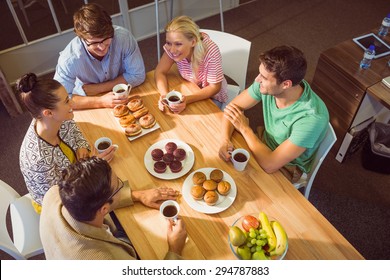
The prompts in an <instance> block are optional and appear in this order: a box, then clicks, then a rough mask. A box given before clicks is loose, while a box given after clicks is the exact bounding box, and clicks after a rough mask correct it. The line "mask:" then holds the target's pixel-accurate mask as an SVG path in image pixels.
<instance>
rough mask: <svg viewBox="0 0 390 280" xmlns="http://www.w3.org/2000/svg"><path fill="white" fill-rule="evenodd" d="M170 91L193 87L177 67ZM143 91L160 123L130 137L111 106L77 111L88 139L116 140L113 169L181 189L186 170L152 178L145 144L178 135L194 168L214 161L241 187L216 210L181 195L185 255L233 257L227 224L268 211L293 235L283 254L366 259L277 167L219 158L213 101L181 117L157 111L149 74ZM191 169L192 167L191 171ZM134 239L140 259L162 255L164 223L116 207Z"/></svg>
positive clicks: (237, 138)
mask: <svg viewBox="0 0 390 280" xmlns="http://www.w3.org/2000/svg"><path fill="white" fill-rule="evenodd" d="M169 83H170V87H171V89H175V90H178V91H181V92H183V93H184V94H188V93H190V92H191V91H192V90H194V85H192V84H189V83H186V82H183V81H182V79H180V78H178V77H177V75H176V74H175V73H171V74H170V76H169ZM131 94H139V95H141V96H142V99H143V101H144V103H145V105H146V106H147V107H148V108H149V110H150V111H151V112H152V113H153V114H154V115H155V117H156V118H157V121H158V123H159V125H160V126H161V129H160V130H158V131H154V132H152V133H150V134H147V135H145V136H143V137H142V138H139V139H137V140H134V141H131V142H130V141H129V140H128V139H127V138H126V136H125V135H124V133H123V130H122V128H121V127H120V126H119V124H118V122H117V120H116V119H115V118H114V117H113V115H112V110H111V109H96V110H85V111H77V112H75V120H76V121H77V122H78V124H79V126H80V128H81V129H82V131H83V133H84V135H85V136H86V138H87V139H88V140H89V141H90V142H91V143H93V142H94V141H95V140H96V139H97V138H98V137H101V136H107V137H110V138H111V139H113V140H114V141H113V142H115V143H116V144H118V145H119V150H118V151H117V153H116V155H115V158H114V160H113V161H112V162H111V166H112V168H113V169H114V170H115V172H116V173H117V175H118V176H119V177H120V178H122V179H127V180H129V182H130V185H131V187H132V188H133V189H138V190H140V189H145V188H150V187H156V186H167V187H172V188H174V189H176V190H179V191H181V187H182V184H183V181H184V180H185V178H186V176H183V177H182V178H179V179H175V180H162V179H158V178H155V177H153V176H152V175H150V174H149V173H148V171H147V170H146V168H145V166H144V155H145V152H146V150H147V149H148V148H149V147H150V146H151V145H152V144H154V143H156V142H157V141H159V140H162V139H168V138H174V139H180V140H182V141H184V142H186V143H187V144H188V145H189V146H190V147H191V148H192V150H193V151H194V154H195V163H194V166H193V168H192V169H191V171H194V170H197V169H199V168H204V167H215V168H220V169H222V170H224V171H225V172H227V173H229V174H230V175H231V176H232V177H233V178H234V180H235V183H236V185H237V196H236V199H235V201H234V203H233V204H232V206H231V207H229V208H228V209H226V210H225V211H223V212H221V213H218V214H204V213H199V212H196V211H195V210H193V209H192V208H190V207H189V205H188V204H187V203H186V201H185V200H184V199H183V197H180V198H179V203H180V207H181V212H180V214H181V216H182V217H183V220H184V221H185V223H186V228H187V231H188V236H189V238H188V242H187V243H186V245H185V248H184V251H183V257H184V258H185V259H235V256H234V255H233V253H232V252H231V250H230V248H229V245H228V229H229V226H230V225H231V224H232V223H233V222H234V221H235V220H236V219H238V218H239V217H240V216H243V215H246V214H249V213H258V212H259V211H261V210H263V211H265V212H266V213H267V214H268V215H269V216H272V217H274V218H276V219H277V220H279V221H280V222H281V224H282V225H283V226H284V227H285V229H286V231H287V234H288V236H289V250H288V253H287V255H286V259H362V258H363V257H362V256H361V255H360V254H359V252H358V251H357V250H356V249H355V248H354V247H353V246H352V245H351V244H350V243H349V242H348V241H347V240H346V239H345V238H344V237H343V236H342V235H341V234H340V233H339V232H338V231H337V230H336V229H335V228H334V227H333V226H332V225H331V224H330V223H329V222H328V221H327V220H326V219H325V218H324V216H322V215H321V214H320V213H319V212H318V211H317V209H316V208H315V207H314V206H313V205H312V204H311V203H310V202H309V201H307V200H306V199H305V198H304V196H303V195H302V194H301V193H300V192H299V191H298V190H296V189H295V188H294V187H293V185H292V184H290V183H289V182H288V181H287V180H286V179H285V178H284V176H283V175H282V174H281V173H280V172H277V173H275V174H272V175H269V174H266V173H265V172H264V171H263V170H262V168H260V166H259V165H258V164H257V162H256V161H255V160H254V158H253V157H252V158H251V159H250V161H249V164H248V166H247V168H246V170H245V171H243V172H238V171H236V170H234V168H233V166H232V164H231V163H226V162H224V161H222V160H221V159H220V158H219V157H218V148H219V145H220V127H221V120H222V118H223V113H222V112H221V111H220V110H219V109H218V108H217V107H216V106H215V105H214V103H212V102H211V101H210V100H206V101H200V102H197V103H195V104H191V105H189V106H188V107H187V108H186V110H185V111H184V112H183V113H182V114H180V115H174V114H171V113H162V112H160V111H158V108H157V101H158V98H159V94H158V92H157V90H156V89H155V86H154V82H153V73H148V75H147V79H146V81H145V83H144V84H142V85H141V86H138V87H136V88H134V89H133V90H132V93H131ZM233 143H234V145H235V147H243V148H246V149H248V146H247V145H246V143H245V141H244V140H243V138H242V136H241V135H239V134H238V133H235V134H234V135H233ZM191 171H190V172H191ZM115 213H116V215H117V217H118V218H119V220H120V222H121V224H122V225H123V227H124V228H125V230H126V232H127V234H128V235H129V237H130V239H131V240H132V242H133V244H134V246H135V248H136V250H137V252H138V253H139V255H140V257H141V259H144V260H146V259H162V258H163V257H164V255H165V253H166V252H167V249H168V245H167V242H166V222H165V220H164V219H163V218H162V217H161V216H160V213H159V211H158V210H155V209H150V208H147V207H145V206H143V205H142V204H140V203H137V204H136V205H135V206H132V207H126V208H122V209H118V210H116V211H115Z"/></svg>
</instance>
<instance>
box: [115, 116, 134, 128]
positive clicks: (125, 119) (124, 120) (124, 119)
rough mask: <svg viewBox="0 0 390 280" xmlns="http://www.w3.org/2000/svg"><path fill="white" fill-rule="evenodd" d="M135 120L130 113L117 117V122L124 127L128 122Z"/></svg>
mask: <svg viewBox="0 0 390 280" xmlns="http://www.w3.org/2000/svg"><path fill="white" fill-rule="evenodd" d="M134 122H135V118H134V116H133V115H132V114H127V115H125V116H123V117H121V118H120V119H119V124H120V125H121V126H122V127H126V126H128V125H129V124H132V123H134Z"/></svg>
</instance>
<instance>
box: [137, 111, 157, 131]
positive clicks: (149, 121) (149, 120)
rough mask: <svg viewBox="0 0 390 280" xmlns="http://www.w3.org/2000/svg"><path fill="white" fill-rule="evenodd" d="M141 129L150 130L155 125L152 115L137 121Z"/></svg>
mask: <svg viewBox="0 0 390 280" xmlns="http://www.w3.org/2000/svg"><path fill="white" fill-rule="evenodd" d="M138 122H139V124H140V125H141V126H142V127H143V128H151V127H153V126H154V125H155V124H156V119H155V118H154V116H153V115H152V114H146V115H144V116H142V117H141V118H140V119H139V120H138Z"/></svg>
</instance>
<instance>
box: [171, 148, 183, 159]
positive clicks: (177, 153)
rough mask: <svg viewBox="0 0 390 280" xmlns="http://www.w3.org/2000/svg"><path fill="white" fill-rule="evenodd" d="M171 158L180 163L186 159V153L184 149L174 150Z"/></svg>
mask: <svg viewBox="0 0 390 280" xmlns="http://www.w3.org/2000/svg"><path fill="white" fill-rule="evenodd" d="M173 156H174V157H175V159H176V160H178V161H182V160H183V159H185V157H186V151H185V150H184V149H181V148H179V149H176V150H174V151H173Z"/></svg>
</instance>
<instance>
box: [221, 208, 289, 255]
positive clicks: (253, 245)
mask: <svg viewBox="0 0 390 280" xmlns="http://www.w3.org/2000/svg"><path fill="white" fill-rule="evenodd" d="M228 241H229V246H230V249H231V250H232V252H233V254H234V255H235V256H236V257H237V258H238V259H240V260H282V259H283V258H284V257H285V256H286V253H287V250H288V237H287V234H286V232H285V230H284V228H283V227H282V225H281V224H280V223H279V222H278V221H277V220H275V219H273V218H272V217H270V218H268V216H267V215H266V214H265V213H264V212H260V213H259V214H257V213H253V214H249V215H245V216H242V217H240V218H238V219H237V220H236V221H235V222H234V223H233V224H232V226H231V227H230V228H229V236H228Z"/></svg>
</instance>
